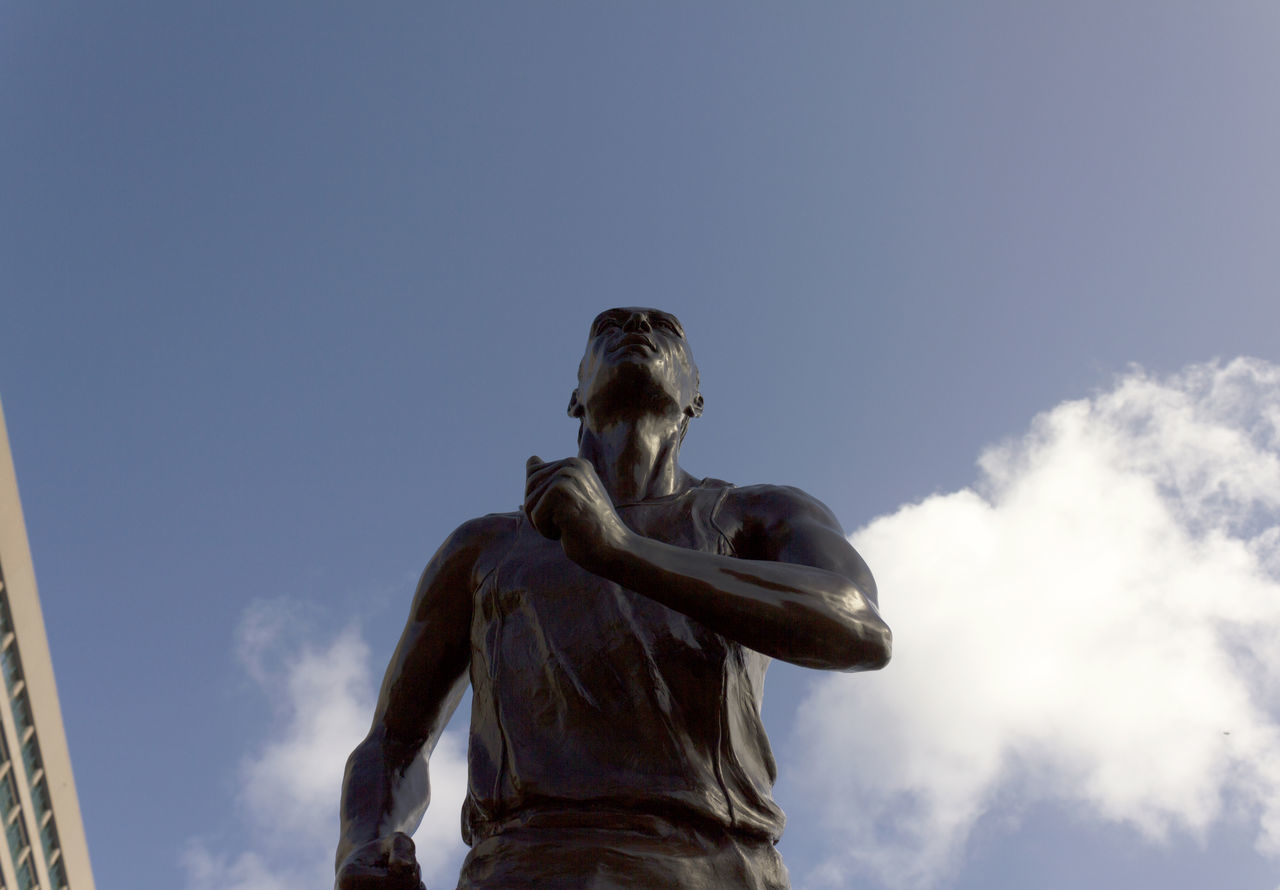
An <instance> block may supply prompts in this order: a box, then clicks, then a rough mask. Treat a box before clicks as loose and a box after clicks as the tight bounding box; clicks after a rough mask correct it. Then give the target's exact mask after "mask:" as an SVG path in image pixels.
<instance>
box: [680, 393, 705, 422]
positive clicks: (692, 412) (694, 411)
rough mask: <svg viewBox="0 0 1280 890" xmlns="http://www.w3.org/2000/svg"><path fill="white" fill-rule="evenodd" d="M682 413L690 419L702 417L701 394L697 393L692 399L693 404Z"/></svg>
mask: <svg viewBox="0 0 1280 890" xmlns="http://www.w3.org/2000/svg"><path fill="white" fill-rule="evenodd" d="M684 413H685V414H688V415H689V416H690V417H701V416H702V393H698V394H697V395H695V396H694V397H693V404H692V405H690V406H689V407H688V408H686V409H685V410H684Z"/></svg>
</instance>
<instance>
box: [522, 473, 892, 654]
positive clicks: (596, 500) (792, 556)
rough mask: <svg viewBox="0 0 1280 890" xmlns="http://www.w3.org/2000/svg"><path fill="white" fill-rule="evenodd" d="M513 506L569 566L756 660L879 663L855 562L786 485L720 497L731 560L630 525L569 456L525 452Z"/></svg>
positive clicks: (887, 644) (883, 640)
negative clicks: (544, 457) (545, 457)
mask: <svg viewBox="0 0 1280 890" xmlns="http://www.w3.org/2000/svg"><path fill="white" fill-rule="evenodd" d="M525 511H526V512H527V513H528V515H529V518H530V520H531V521H532V523H533V525H534V526H535V527H536V528H537V529H538V530H539V531H540V532H541V533H542V534H544V535H546V536H548V537H551V538H558V539H559V540H560V542H561V545H562V546H563V547H564V551H565V554H566V555H567V556H568V557H569V558H570V559H571V560H573V561H574V562H575V563H577V564H578V565H580V566H582V567H583V568H585V569H587V570H588V571H590V572H593V573H594V574H597V575H600V576H602V577H605V578H608V579H610V580H612V581H615V582H617V583H619V584H622V585H624V586H626V587H628V588H629V589H631V590H634V591H636V592H637V593H640V594H643V595H645V596H648V597H651V598H652V599H654V600H657V601H658V602H660V603H662V604H663V605H665V606H668V607H670V608H672V609H675V610H676V611H679V612H683V613H684V614H686V615H688V616H690V617H691V618H695V619H697V620H698V621H700V622H702V623H703V624H704V625H706V626H707V627H708V628H710V629H712V630H714V631H716V632H717V633H720V634H721V635H723V636H725V637H728V638H729V639H732V640H736V641H738V642H739V643H742V644H743V645H745V646H748V647H750V648H752V649H754V650H756V651H757V652H760V653H763V654H764V655H768V656H771V657H773V658H780V659H782V660H784V661H789V662H792V663H794V664H799V665H804V666H806V667H817V668H827V669H833V670H845V671H856V670H875V669H877V668H881V667H883V666H884V665H885V664H887V663H888V661H889V656H890V653H891V649H892V639H893V638H892V634H891V632H890V630H889V627H888V625H886V624H885V622H884V621H883V620H882V619H881V617H880V614H879V612H878V611H877V608H876V588H875V582H874V581H873V580H872V577H871V573H870V571H868V569H867V566H866V563H864V562H863V561H862V558H861V557H860V556H859V555H858V553H857V551H855V550H854V549H853V547H852V546H851V545H850V544H849V542H848V541H847V540H846V539H845V536H844V533H843V532H842V531H841V530H840V526H839V524H838V523H837V522H836V520H835V517H834V516H832V515H831V512H830V511H829V510H827V508H826V507H824V506H823V505H822V504H821V503H819V502H818V501H817V500H815V499H814V498H812V497H810V496H808V495H806V494H805V493H804V492H802V491H799V490H798V489H794V488H787V487H784V486H752V487H747V488H742V489H735V490H733V491H731V492H730V493H729V494H728V495H727V496H726V499H725V503H724V504H723V506H722V508H721V510H720V511H719V513H718V514H717V515H718V521H719V522H720V524H721V526H722V527H723V528H724V531H725V533H726V535H728V537H729V538H730V540H731V541H732V543H733V545H734V548H735V551H736V552H737V553H738V554H739V555H740V556H738V557H732V556H720V555H717V554H714V553H703V552H700V551H696V550H689V549H686V548H683V547H675V546H672V545H670V544H664V543H662V542H660V541H655V540H653V539H651V538H646V537H643V536H642V535H639V534H636V533H635V532H633V531H631V529H629V528H627V526H626V525H625V524H624V523H623V522H622V520H621V518H620V517H619V516H618V514H617V512H616V511H615V510H614V508H613V505H612V502H611V501H610V499H609V496H608V494H607V493H606V492H605V490H604V487H603V485H602V484H601V482H600V479H599V477H598V476H597V475H596V472H595V469H594V468H593V467H592V466H591V464H590V463H588V462H587V461H585V460H582V459H580V458H568V459H566V460H561V461H553V462H550V463H543V462H541V461H537V460H535V459H531V460H530V462H529V467H528V476H527V481H526V494H525Z"/></svg>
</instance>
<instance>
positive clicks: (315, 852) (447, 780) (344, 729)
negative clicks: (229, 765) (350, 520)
mask: <svg viewBox="0 0 1280 890" xmlns="http://www.w3.org/2000/svg"><path fill="white" fill-rule="evenodd" d="M306 626H307V623H306V622H305V621H302V620H300V616H299V613H298V610H297V608H296V607H295V606H293V605H292V604H290V603H288V602H286V601H283V600H279V601H271V602H264V603H256V604H254V606H252V607H251V608H250V609H249V610H248V611H247V612H246V614H245V617H244V619H243V620H242V622H241V625H240V629H239V633H238V639H237V646H236V653H237V657H238V661H239V663H240V665H241V666H242V668H243V669H244V670H245V672H246V673H247V674H248V675H249V676H250V678H252V679H253V681H254V682H255V684H256V685H257V686H258V688H259V689H260V690H261V691H262V692H263V693H265V694H266V695H267V697H268V698H269V700H270V701H272V702H273V703H275V704H276V707H277V710H278V712H279V713H278V714H277V717H278V725H277V727H276V729H275V731H274V732H273V733H271V734H270V736H269V737H268V738H267V739H266V740H265V741H264V742H263V743H262V744H261V745H260V746H259V747H258V748H257V750H256V751H255V752H254V753H252V754H249V755H247V756H246V757H245V758H244V759H243V760H242V762H241V764H240V768H239V777H238V781H237V784H238V785H239V787H241V788H242V789H243V790H242V792H241V796H240V800H239V805H240V808H241V810H242V812H243V815H244V819H245V824H246V828H247V829H248V831H247V832H246V837H247V838H249V841H248V849H245V850H241V851H238V852H237V853H235V854H226V853H221V852H217V851H215V850H213V849H211V842H210V841H208V840H207V839H202V838H196V839H193V840H192V841H191V842H190V844H189V845H188V847H187V849H186V851H185V852H184V853H183V855H182V864H183V867H184V869H185V870H186V873H187V888H188V890H303V888H308V890H310V888H314V887H325V886H332V883H333V850H334V846H335V845H336V843H337V836H338V801H339V796H340V793H341V783H342V771H343V767H344V765H345V764H346V759H347V755H348V754H350V753H351V750H352V749H353V748H354V747H355V746H356V744H357V743H358V742H359V741H360V739H361V738H363V737H364V734H365V733H366V732H367V731H368V728H369V722H370V719H371V717H372V715H373V707H374V699H375V688H374V675H373V671H372V669H371V665H370V654H369V651H368V647H367V646H366V645H365V642H364V640H363V638H362V637H361V635H360V633H359V631H358V630H356V629H355V628H354V627H351V628H347V629H346V630H344V631H342V632H341V633H339V634H337V635H336V636H334V637H333V638H332V639H330V640H328V641H327V642H323V643H317V642H315V641H314V640H306V639H301V638H300V636H301V635H303V634H305V633H306V630H305V628H306ZM465 747H466V743H465V740H464V739H463V738H462V737H461V736H460V735H459V734H457V733H455V732H447V733H445V735H444V736H443V737H442V738H441V740H440V743H439V744H438V745H437V747H436V751H435V753H434V755H433V756H432V759H431V784H432V805H431V808H430V810H429V811H428V813H427V816H426V818H425V819H424V820H423V824H422V826H421V828H420V829H419V830H418V832H417V833H416V834H415V835H414V841H415V843H416V844H417V846H418V858H419V861H420V862H421V863H422V867H423V877H424V878H425V879H426V881H427V884H428V886H434V885H452V883H453V882H454V881H455V880H456V878H457V871H458V866H459V864H460V862H461V858H462V855H463V854H464V853H465V847H464V846H463V844H462V840H461V837H460V834H459V812H460V810H461V807H462V799H463V796H464V794H465V792H466V751H465Z"/></svg>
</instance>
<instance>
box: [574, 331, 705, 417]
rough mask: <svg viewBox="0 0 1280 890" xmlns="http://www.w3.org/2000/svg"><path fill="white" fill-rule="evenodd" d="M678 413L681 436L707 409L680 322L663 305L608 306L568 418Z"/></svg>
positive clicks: (592, 337)
mask: <svg viewBox="0 0 1280 890" xmlns="http://www.w3.org/2000/svg"><path fill="white" fill-rule="evenodd" d="M636 409H640V410H652V411H663V412H669V411H677V412H679V414H680V415H681V416H682V419H681V424H682V426H681V430H680V435H681V438H683V437H684V432H685V430H686V429H687V427H688V421H689V419H690V418H694V417H697V416H698V415H700V414H701V413H702V394H701V393H699V392H698V366H697V365H696V364H694V361H693V350H692V349H691V348H690V347H689V341H688V340H686V339H685V335H684V327H683V326H682V325H681V324H680V320H679V319H678V318H676V317H675V316H674V315H672V314H671V313H669V312H663V311H661V310H660V309H645V308H640V307H635V306H629V307H626V308H621V309H606V310H605V311H604V312H601V313H600V314H599V315H597V316H596V318H595V321H593V322H592V323H591V330H590V331H589V332H588V334H587V349H586V353H585V354H584V355H583V356H582V361H581V362H580V363H579V364H578V388H577V389H575V390H574V391H573V395H572V396H571V397H570V399H569V416H571V417H577V418H580V419H581V418H583V417H585V416H586V415H587V413H588V412H589V411H591V412H594V411H602V410H605V411H621V412H624V413H625V412H626V411H634V410H636Z"/></svg>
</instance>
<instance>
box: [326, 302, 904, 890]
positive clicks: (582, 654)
mask: <svg viewBox="0 0 1280 890" xmlns="http://www.w3.org/2000/svg"><path fill="white" fill-rule="evenodd" d="M701 411H702V396H701V395H700V394H699V392H698V371H697V367H696V366H695V365H694V363H693V356H692V353H691V351H690V348H689V344H688V342H687V340H686V339H685V335H684V330H683V328H682V327H681V325H680V322H679V321H678V320H676V319H675V317H674V316H672V315H670V314H668V313H665V312H660V311H658V310H655V309H642V308H626V309H610V310H608V311H606V312H603V313H601V314H600V315H599V316H598V317H597V318H596V320H595V321H594V322H593V323H592V326H591V331H590V336H589V339H588V341H587V349H586V354H585V355H584V357H583V359H582V363H581V365H580V366H579V371H578V388H577V389H576V390H574V392H573V396H572V398H571V399H570V402H569V414H570V415H571V416H573V417H576V418H578V419H579V420H580V421H581V427H580V430H579V435H578V456H576V457H570V458H565V459H562V460H553V461H543V460H541V459H540V458H537V457H531V458H530V459H529V461H528V464H527V467H526V479H527V481H526V488H525V501H524V510H523V512H520V513H509V514H493V515H489V516H485V517H482V518H480V519H475V520H472V521H470V522H467V523H464V524H463V525H462V526H460V527H459V528H458V529H457V530H456V531H455V532H454V533H453V534H452V535H451V536H450V537H449V539H448V540H447V541H446V542H445V543H444V544H443V545H442V546H441V548H440V550H439V551H437V553H436V554H435V556H433V557H432V559H431V562H430V563H429V564H428V566H427V568H426V571H425V572H424V573H423V575H422V580H421V581H420V582H419V584H418V590H417V593H416V594H415V596H414V601H413V607H412V611H411V614H410V616H409V620H408V623H407V624H406V626H405V630H404V634H403V636H402V637H401V640H400V643H399V645H398V647H397V649H396V652H395V654H394V655H393V656H392V659H391V664H390V665H389V666H388V668H387V673H386V677H385V679H384V680H383V684H382V691H381V694H380V696H379V700H378V707H377V713H376V715H375V718H374V723H373V728H372V730H371V731H370V733H369V735H368V737H367V738H366V739H365V740H364V741H363V742H362V743H361V744H360V746H359V747H357V748H356V750H355V751H354V752H353V753H352V755H351V757H350V759H349V760H348V762H347V771H346V776H345V779H344V782H343V797H342V832H341V838H340V840H339V844H338V852H337V869H338V876H337V883H336V886H337V887H338V888H339V890H374V888H380V890H418V888H419V887H420V886H421V881H420V877H419V869H418V866H417V862H416V861H415V858H414V849H413V842H412V841H411V840H410V839H409V836H408V835H409V834H410V833H412V831H413V830H414V828H415V827H416V826H417V824H418V822H419V821H420V820H421V817H422V813H423V812H424V811H425V809H426V806H427V803H428V801H429V798H430V785H429V782H428V777H427V769H426V764H427V760H428V758H429V757H430V752H431V751H432V749H433V748H434V747H435V743H436V741H437V740H438V739H439V737H440V733H441V732H442V731H443V730H444V727H445V724H446V723H447V722H448V720H449V717H450V716H451V715H452V713H453V711H454V709H455V708H456V707H457V703H458V701H459V699H460V698H461V695H462V692H463V690H464V689H465V688H466V684H467V683H468V682H470V683H471V685H472V688H473V693H474V694H473V697H472V704H473V706H472V713H471V738H470V747H469V751H468V764H469V786H468V794H467V801H466V804H465V807H464V812H463V836H464V838H465V839H466V841H467V843H468V844H470V845H471V848H472V849H471V852H470V854H469V855H468V857H467V859H466V862H465V863H464V865H463V868H462V875H461V877H460V879H459V883H458V887H459V890H497V888H504V890H510V888H523V887H529V888H532V887H539V888H563V890H570V888H588V887H589V888H599V890H609V888H623V887H627V888H641V887H644V888H667V887H670V888H728V887H732V888H738V887H743V888H761V890H764V888H769V890H777V888H785V887H787V886H788V883H787V876H786V869H785V868H784V867H783V865H782V862H781V859H780V858H779V857H778V855H777V853H776V851H775V850H774V844H775V843H776V841H777V839H778V837H779V836H780V835H781V833H782V827H783V815H782V812H781V811H780V810H779V809H778V807H777V806H776V804H774V802H773V799H772V796H771V791H772V787H773V781H774V776H775V773H774V762H773V755H772V753H771V752H770V749H769V743H768V739H767V738H766V736H765V732H764V726H763V724H762V723H761V720H760V704H761V701H760V699H761V693H762V690H763V684H764V673H765V669H766V667H767V665H768V662H769V659H771V658H781V659H784V660H786V661H790V662H793V663H795V664H800V665H805V666H808V667H815V668H825V669H833V670H846V671H853V670H874V669H877V668H880V667H883V666H884V665H885V664H886V663H887V662H888V660H889V654H890V646H891V634H890V632H889V628H888V627H887V626H886V625H885V624H884V622H883V621H882V620H881V618H880V616H879V614H878V612H877V610H876V589H875V582H874V581H873V580H872V577H871V573H870V572H869V571H868V569H867V566H866V564H865V563H864V562H863V561H862V559H861V557H859V556H858V554H857V553H856V552H855V551H854V549H853V548H852V547H851V546H850V545H849V543H848V541H847V540H846V539H845V537H844V534H843V532H842V531H841V529H840V526H839V523H838V522H837V521H836V520H835V517H834V516H832V515H831V513H830V511H829V510H827V508H826V507H824V506H823V505H822V504H821V503H820V502H818V501H817V500H815V499H814V498H812V497H810V496H809V495H807V494H805V493H804V492H802V491H799V490H797V489H794V488H787V487H782V486H768V485H760V486H748V487H741V488H739V487H734V486H732V485H729V484H728V483H725V482H721V481H719V480H715V479H703V480H698V479H695V478H693V477H692V476H690V475H689V474H688V473H686V472H685V471H684V470H682V469H681V468H680V466H679V463H678V461H677V457H678V454H679V449H680V443H681V441H682V440H683V439H684V434H685V432H686V430H687V427H688V424H689V421H690V420H691V419H692V418H694V417H697V416H698V415H699V414H700V413H701Z"/></svg>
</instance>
